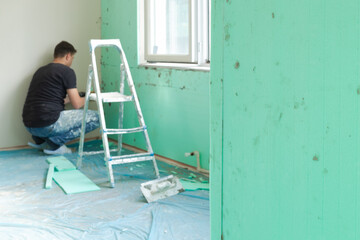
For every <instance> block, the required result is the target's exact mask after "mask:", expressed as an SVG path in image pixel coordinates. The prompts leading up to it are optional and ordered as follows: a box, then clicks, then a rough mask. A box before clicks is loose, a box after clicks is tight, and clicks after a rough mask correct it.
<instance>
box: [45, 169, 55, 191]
mask: <svg viewBox="0 0 360 240" xmlns="http://www.w3.org/2000/svg"><path fill="white" fill-rule="evenodd" d="M54 167H55V165H54V164H53V163H51V164H50V165H49V170H48V172H47V176H46V183H45V188H46V189H50V188H51V182H52V178H53V174H54Z"/></svg>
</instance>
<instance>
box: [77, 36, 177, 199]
mask: <svg viewBox="0 0 360 240" xmlns="http://www.w3.org/2000/svg"><path fill="white" fill-rule="evenodd" d="M89 47H90V55H91V64H90V66H89V74H88V79H87V86H86V94H85V105H84V115H83V122H82V128H81V135H80V144H79V155H78V159H77V167H78V168H80V167H81V165H82V159H83V157H84V156H85V155H91V154H98V153H101V152H104V160H105V163H106V165H107V168H108V176H109V181H110V186H111V187H114V186H115V180H114V174H113V168H112V166H113V165H116V164H125V163H133V162H139V161H152V162H153V166H154V169H155V175H156V177H157V179H156V180H152V181H149V182H147V183H143V184H142V185H141V190H142V192H143V194H144V196H145V198H146V199H147V200H148V202H150V201H155V200H157V199H161V198H165V197H168V196H171V195H175V194H177V193H178V192H181V191H183V188H182V186H181V183H180V182H179V180H178V179H177V178H176V177H174V176H172V175H170V176H168V177H165V178H160V175H159V170H158V167H157V164H156V160H155V155H154V152H153V149H152V147H151V143H150V139H149V135H148V131H147V127H146V125H145V121H144V117H143V115H142V112H141V108H140V103H139V99H138V96H137V94H136V91H135V86H134V82H133V79H132V76H131V73H130V69H129V65H128V62H127V60H126V56H125V53H124V51H123V48H122V46H121V43H120V40H119V39H101V40H95V39H93V40H90V43H89ZM97 47H114V48H116V49H117V50H118V52H119V54H120V66H119V68H120V84H119V89H117V90H118V91H115V92H101V88H100V83H99V77H98V70H97V64H96V56H95V49H96V48H97ZM125 80H126V81H127V85H128V87H129V90H130V95H125V94H124V92H125ZM92 84H93V86H94V91H95V93H91V89H92ZM89 100H96V103H97V108H98V111H99V118H100V133H101V137H102V141H103V147H104V151H96V152H84V151H83V150H84V138H85V126H86V125H85V121H86V114H87V110H88V104H89ZM130 101H132V102H134V105H135V110H136V112H137V116H138V121H139V125H140V126H139V127H135V128H128V129H123V109H124V102H130ZM114 102H115V103H119V121H118V129H110V128H107V127H106V121H105V116H104V108H103V104H104V103H114ZM137 132H143V135H144V138H145V143H146V149H147V151H146V152H145V153H135V154H128V155H121V149H122V135H123V134H130V133H137ZM108 135H118V147H117V149H114V150H110V148H109V142H108ZM112 151H116V152H117V155H116V156H112V155H111V153H110V152H112Z"/></svg>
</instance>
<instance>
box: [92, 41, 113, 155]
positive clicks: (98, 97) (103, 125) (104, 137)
mask: <svg viewBox="0 0 360 240" xmlns="http://www.w3.org/2000/svg"><path fill="white" fill-rule="evenodd" d="M91 61H92V67H93V73H94V78H93V83H94V88H95V94H96V104H97V107H98V110H99V119H100V126H101V135H102V141H103V146H104V148H105V149H104V151H105V157H106V158H107V160H109V159H110V151H109V143H108V139H107V134H106V131H104V130H105V129H106V122H105V117H104V107H103V103H102V96H101V91H100V84H99V77H98V76H99V75H98V71H97V65H96V57H95V48H94V49H92V51H91Z"/></svg>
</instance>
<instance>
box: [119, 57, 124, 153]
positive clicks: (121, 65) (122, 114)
mask: <svg viewBox="0 0 360 240" xmlns="http://www.w3.org/2000/svg"><path fill="white" fill-rule="evenodd" d="M119 92H120V94H125V69H124V64H123V63H120V89H119ZM123 120H124V103H123V102H121V103H120V104H119V120H118V128H119V129H122V128H123ZM121 149H122V134H119V135H118V154H119V155H121Z"/></svg>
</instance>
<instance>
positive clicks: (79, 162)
mask: <svg viewBox="0 0 360 240" xmlns="http://www.w3.org/2000/svg"><path fill="white" fill-rule="evenodd" d="M92 78H93V71H92V66H91V64H90V65H89V67H88V79H87V83H86V94H85V104H84V109H83V119H82V124H81V133H80V143H79V154H78V159H77V163H76V166H77V168H78V169H79V168H81V165H82V158H83V153H84V140H85V128H86V114H87V110H88V106H89V95H90V91H91V81H92Z"/></svg>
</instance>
